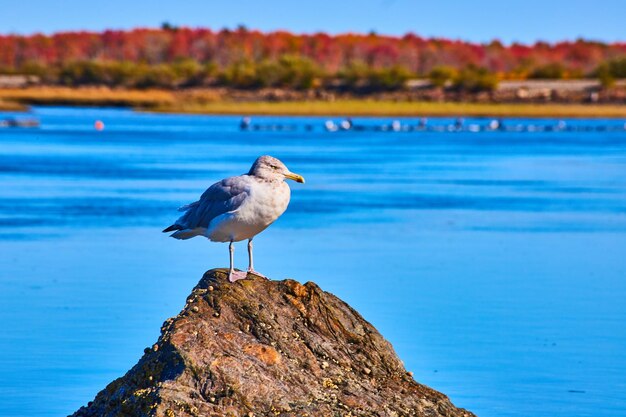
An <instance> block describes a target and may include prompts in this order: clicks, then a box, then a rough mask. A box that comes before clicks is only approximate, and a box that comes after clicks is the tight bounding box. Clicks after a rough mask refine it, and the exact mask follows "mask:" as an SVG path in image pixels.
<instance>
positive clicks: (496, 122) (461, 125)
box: [239, 117, 626, 132]
mask: <svg viewBox="0 0 626 417" xmlns="http://www.w3.org/2000/svg"><path fill="white" fill-rule="evenodd" d="M239 127H240V129H241V130H254V131H291V130H298V129H299V128H300V126H299V125H296V124H279V123H273V124H253V123H252V119H251V118H250V117H244V118H243V119H242V120H241V123H240V125H239ZM303 128H304V130H306V131H311V130H314V129H315V127H314V126H313V125H311V124H305V125H304V126H303ZM323 129H324V130H326V131H327V132H341V131H344V132H347V131H361V132H362V131H377V132H415V131H417V132H495V131H501V132H608V131H626V123H624V124H623V125H617V124H615V125H580V124H574V125H568V124H567V123H566V122H565V121H564V120H559V121H558V122H557V123H555V124H524V123H505V122H504V121H503V119H493V120H490V121H489V122H487V123H483V124H480V123H465V120H464V119H462V118H458V119H456V120H455V121H454V123H450V124H433V125H430V124H428V119H427V118H425V117H422V118H421V119H419V121H418V122H417V123H415V124H410V123H402V122H401V121H400V120H393V121H392V122H391V123H387V124H381V125H357V124H354V122H353V121H352V119H350V118H348V119H344V120H341V121H339V122H336V121H334V120H327V121H326V122H324V125H323Z"/></svg>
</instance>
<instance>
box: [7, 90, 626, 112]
mask: <svg viewBox="0 0 626 417" xmlns="http://www.w3.org/2000/svg"><path fill="white" fill-rule="evenodd" d="M222 94H224V93H223V92H216V91H214V90H191V91H178V92H176V91H167V90H156V89H151V90H126V89H111V88H106V87H84V88H70V87H29V88H12V89H0V109H5V110H19V109H24V105H27V104H59V105H79V106H80V105H84V106H128V107H134V108H137V109H142V110H151V111H159V112H170V113H202V114H247V115H316V116H485V117H506V116H515V117H618V118H621V117H626V105H600V104H517V103H507V104H496V103H453V102H445V103H439V102H409V101H399V102H398V101H377V100H370V99H362V100H356V99H351V100H336V101H296V102H293V101H291V102H267V101H231V100H227V99H224V98H223V96H222Z"/></svg>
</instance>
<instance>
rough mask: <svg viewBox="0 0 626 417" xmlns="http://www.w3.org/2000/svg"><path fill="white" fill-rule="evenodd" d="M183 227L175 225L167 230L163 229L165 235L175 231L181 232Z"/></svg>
mask: <svg viewBox="0 0 626 417" xmlns="http://www.w3.org/2000/svg"><path fill="white" fill-rule="evenodd" d="M182 228H183V227H182V226H181V225H178V224H173V225H171V226H169V227H168V228H166V229H163V233H167V232H173V231H174V230H181V229H182Z"/></svg>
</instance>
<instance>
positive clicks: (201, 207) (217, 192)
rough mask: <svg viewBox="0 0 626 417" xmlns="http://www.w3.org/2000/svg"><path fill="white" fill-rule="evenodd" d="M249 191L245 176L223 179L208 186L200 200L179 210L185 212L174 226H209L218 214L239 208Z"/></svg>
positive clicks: (191, 227) (188, 227)
mask: <svg viewBox="0 0 626 417" xmlns="http://www.w3.org/2000/svg"><path fill="white" fill-rule="evenodd" d="M249 193H250V187H249V184H248V180H247V178H245V177H244V176H239V177H231V178H226V179H223V180H222V181H220V182H217V183H215V184H213V185H212V186H210V187H209V188H207V190H206V191H205V192H204V193H203V194H202V196H201V197H200V200H198V201H196V202H194V203H191V204H188V205H186V206H183V207H181V208H180V209H179V210H180V211H185V214H183V215H182V216H181V217H180V218H179V219H178V220H176V223H174V225H173V226H178V227H180V228H181V229H194V228H196V227H208V226H209V223H211V220H213V219H214V218H216V217H217V216H219V215H221V214H224V213H228V212H229V211H233V210H237V209H238V208H239V207H240V206H241V204H243V202H244V200H245V199H246V197H248V195H249ZM170 227H172V226H170Z"/></svg>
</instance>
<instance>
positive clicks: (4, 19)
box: [0, 0, 626, 43]
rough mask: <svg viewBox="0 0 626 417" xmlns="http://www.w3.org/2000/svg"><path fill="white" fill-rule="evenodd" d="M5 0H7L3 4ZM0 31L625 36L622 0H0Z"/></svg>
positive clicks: (505, 39) (468, 37)
mask: <svg viewBox="0 0 626 417" xmlns="http://www.w3.org/2000/svg"><path fill="white" fill-rule="evenodd" d="M2 3H5V4H10V6H8V7H7V6H4V7H3V6H2ZM0 10H1V11H0V33H23V34H29V33H33V32H44V33H51V32H55V31H61V30H80V29H87V30H102V29H107V28H114V29H122V28H132V27H137V26H142V27H157V26H160V24H161V23H162V22H164V21H168V22H171V23H172V24H175V25H185V26H192V27H196V26H203V27H210V28H214V29H221V28H223V27H229V28H234V27H236V26H238V25H240V24H243V25H245V26H247V27H249V28H256V29H261V30H264V31H267V30H276V29H286V30H290V31H294V32H315V31H326V32H330V33H341V32H369V31H371V30H374V31H376V32H378V33H385V34H392V35H401V34H404V33H406V32H409V31H412V32H415V33H417V34H420V35H423V36H440V37H448V38H454V39H464V40H471V41H479V42H482V41H489V40H491V39H494V38H497V39H500V40H502V41H503V42H507V43H509V42H513V41H521V42H526V43H528V42H534V41H536V40H546V41H558V40H564V39H570V40H571V39H576V38H579V37H584V38H587V39H595V40H603V41H619V40H621V41H626V1H623V0H607V1H589V0H587V1H580V0H569V1H562V0H542V1H537V0H524V1H518V0H512V1H504V0H501V1H496V0H474V1H453V0H429V1H409V0H373V1H366V0H362V1H359V0H335V1H328V0H318V1H314V2H302V1H298V0H291V1H288V0H264V1H247V0H230V1H229V0H221V1H214V0H204V1H202V0H180V1H158V0H153V1H145V0H140V1H132V0H127V1H120V0H108V1H87V0H80V1H79V0H68V1H54V2H53V1H49V0H29V1H9V0H0Z"/></svg>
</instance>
